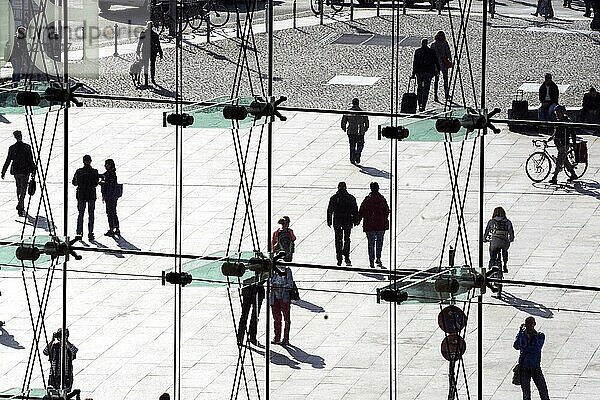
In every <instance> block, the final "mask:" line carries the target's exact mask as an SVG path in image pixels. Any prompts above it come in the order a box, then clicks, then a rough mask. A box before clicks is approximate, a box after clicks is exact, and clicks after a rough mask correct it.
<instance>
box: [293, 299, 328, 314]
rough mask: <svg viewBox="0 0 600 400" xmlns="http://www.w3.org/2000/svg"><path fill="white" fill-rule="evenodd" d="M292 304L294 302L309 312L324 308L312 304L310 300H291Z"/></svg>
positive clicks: (320, 311) (318, 311) (317, 311)
mask: <svg viewBox="0 0 600 400" xmlns="http://www.w3.org/2000/svg"><path fill="white" fill-rule="evenodd" d="M292 304H294V305H296V306H298V307H300V308H304V309H306V310H308V311H310V312H314V313H322V312H325V309H324V308H323V307H321V306H318V305H316V304H313V303H311V302H310V301H306V300H294V301H292Z"/></svg>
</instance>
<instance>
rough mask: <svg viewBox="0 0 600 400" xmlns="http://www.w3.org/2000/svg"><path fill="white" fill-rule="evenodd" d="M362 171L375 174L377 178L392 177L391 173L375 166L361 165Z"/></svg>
mask: <svg viewBox="0 0 600 400" xmlns="http://www.w3.org/2000/svg"><path fill="white" fill-rule="evenodd" d="M360 172H361V173H363V174H367V175H371V176H374V177H375V178H383V179H390V173H389V172H387V171H383V170H381V169H378V168H375V167H365V166H363V165H361V166H360Z"/></svg>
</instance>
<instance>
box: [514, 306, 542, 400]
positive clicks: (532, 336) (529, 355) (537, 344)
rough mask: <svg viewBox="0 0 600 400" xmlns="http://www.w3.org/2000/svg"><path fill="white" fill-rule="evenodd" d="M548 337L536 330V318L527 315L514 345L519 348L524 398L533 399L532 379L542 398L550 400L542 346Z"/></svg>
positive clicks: (524, 399) (525, 399)
mask: <svg viewBox="0 0 600 400" xmlns="http://www.w3.org/2000/svg"><path fill="white" fill-rule="evenodd" d="M545 339H546V337H545V336H544V334H543V333H542V332H538V331H536V330H535V318H533V317H527V318H526V319H525V323H524V324H521V328H520V329H519V333H517V337H516V338H515V343H514V345H513V347H514V348H515V349H516V350H519V352H520V354H519V366H520V371H521V390H522V391H523V400H531V379H532V378H533V383H535V387H537V390H538V392H539V393H540V398H541V399H542V400H550V397H548V386H547V385H546V379H545V378H544V374H543V373H542V367H541V366H540V363H541V361H542V346H544V341H545Z"/></svg>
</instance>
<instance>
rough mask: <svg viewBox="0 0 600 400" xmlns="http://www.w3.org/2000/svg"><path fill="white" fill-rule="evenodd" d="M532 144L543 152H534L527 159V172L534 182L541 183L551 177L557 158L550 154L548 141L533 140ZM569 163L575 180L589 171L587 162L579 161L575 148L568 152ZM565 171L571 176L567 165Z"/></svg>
mask: <svg viewBox="0 0 600 400" xmlns="http://www.w3.org/2000/svg"><path fill="white" fill-rule="evenodd" d="M532 143H533V145H534V146H535V147H538V148H539V147H541V148H542V151H534V152H533V153H532V154H531V155H530V156H529V157H528V158H527V161H526V162H525V172H526V173H527V176H528V177H529V179H531V180H532V181H533V182H541V181H543V180H545V179H546V178H547V177H548V175H550V171H551V170H552V165H553V164H556V156H554V155H552V154H550V153H548V150H547V148H548V147H550V146H549V145H548V140H543V139H534V140H532ZM567 162H568V163H569V164H571V166H572V168H573V174H572V175H574V176H573V178H574V179H579V178H581V177H582V176H583V174H585V171H587V167H588V163H587V160H586V161H584V162H581V161H579V160H578V157H576V154H575V148H574V147H573V146H570V148H569V150H568V151H567ZM563 169H564V171H565V173H566V174H567V175H569V171H568V169H567V165H563Z"/></svg>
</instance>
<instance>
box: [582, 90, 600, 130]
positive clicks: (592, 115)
mask: <svg viewBox="0 0 600 400" xmlns="http://www.w3.org/2000/svg"><path fill="white" fill-rule="evenodd" d="M598 121H600V93H598V92H597V91H596V89H595V88H594V87H591V88H590V91H589V92H587V93H586V94H584V95H583V102H582V107H581V122H590V123H595V122H598Z"/></svg>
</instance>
